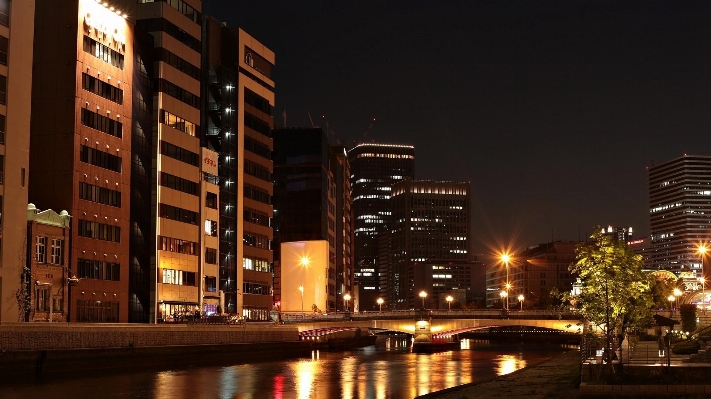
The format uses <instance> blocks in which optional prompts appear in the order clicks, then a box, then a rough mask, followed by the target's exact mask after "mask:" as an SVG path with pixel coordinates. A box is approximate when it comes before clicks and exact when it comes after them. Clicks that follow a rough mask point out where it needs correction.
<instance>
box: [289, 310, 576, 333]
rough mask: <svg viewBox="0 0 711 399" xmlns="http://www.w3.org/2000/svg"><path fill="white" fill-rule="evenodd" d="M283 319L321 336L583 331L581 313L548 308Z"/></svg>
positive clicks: (300, 315)
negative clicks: (346, 332)
mask: <svg viewBox="0 0 711 399" xmlns="http://www.w3.org/2000/svg"><path fill="white" fill-rule="evenodd" d="M281 317H282V321H283V322H284V323H286V324H293V325H296V326H297V327H298V329H299V334H300V336H301V337H304V338H310V337H320V336H323V335H327V334H330V332H340V331H344V330H354V329H358V328H360V329H361V330H363V329H368V330H370V332H372V333H386V332H392V333H404V334H411V335H421V334H424V335H428V336H431V337H433V338H438V337H449V336H452V335H457V334H462V333H465V332H471V331H477V330H482V329H490V328H502V327H503V328H506V327H514V326H523V327H532V328H535V329H537V330H555V331H558V332H561V333H572V334H582V332H583V325H582V322H581V317H580V315H579V314H577V313H574V312H558V311H545V310H523V311H516V310H511V311H502V310H500V309H496V310H491V309H476V310H440V309H436V310H427V309H422V310H404V311H384V312H365V313H350V312H335V313H328V314H321V313H282V315H281Z"/></svg>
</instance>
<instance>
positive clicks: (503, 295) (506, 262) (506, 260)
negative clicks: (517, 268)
mask: <svg viewBox="0 0 711 399" xmlns="http://www.w3.org/2000/svg"><path fill="white" fill-rule="evenodd" d="M501 261H502V262H503V263H504V265H506V285H505V287H506V291H503V292H501V294H500V295H501V300H502V302H503V300H504V299H505V300H506V310H509V290H511V282H510V281H509V262H510V261H511V255H509V254H507V253H504V254H502V255H501ZM502 306H503V305H502Z"/></svg>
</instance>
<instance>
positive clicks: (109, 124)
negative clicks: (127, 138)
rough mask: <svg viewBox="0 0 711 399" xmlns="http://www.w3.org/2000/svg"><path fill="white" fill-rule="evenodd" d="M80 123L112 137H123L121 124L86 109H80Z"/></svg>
mask: <svg viewBox="0 0 711 399" xmlns="http://www.w3.org/2000/svg"><path fill="white" fill-rule="evenodd" d="M81 123H82V125H84V126H87V127H90V128H92V129H96V130H98V131H100V132H104V133H106V134H110V135H112V136H114V137H118V138H121V137H122V136H123V124H122V123H121V122H119V121H115V120H113V119H111V118H109V117H107V116H104V115H99V114H97V113H96V112H94V111H89V110H88V109H86V108H82V109H81Z"/></svg>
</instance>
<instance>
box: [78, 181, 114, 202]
mask: <svg viewBox="0 0 711 399" xmlns="http://www.w3.org/2000/svg"><path fill="white" fill-rule="evenodd" d="M79 198H81V199H83V200H87V201H91V202H96V203H99V204H104V205H109V206H115V207H117V208H120V207H121V192H120V191H116V190H111V189H110V188H105V187H99V186H95V185H93V184H89V183H84V182H79Z"/></svg>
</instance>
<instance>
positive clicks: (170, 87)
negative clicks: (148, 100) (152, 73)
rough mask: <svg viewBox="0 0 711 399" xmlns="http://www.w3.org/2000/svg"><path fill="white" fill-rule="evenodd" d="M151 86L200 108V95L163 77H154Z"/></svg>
mask: <svg viewBox="0 0 711 399" xmlns="http://www.w3.org/2000/svg"><path fill="white" fill-rule="evenodd" d="M153 87H155V88H156V90H157V91H159V92H162V93H165V94H167V95H169V96H171V97H173V98H175V99H177V100H180V101H182V102H184V103H185V104H188V105H189V106H191V107H193V108H200V97H199V96H196V95H195V94H193V93H191V92H189V91H187V90H185V89H183V88H182V87H180V86H177V85H175V84H173V83H172V82H169V81H167V80H165V79H160V78H158V79H156V80H155V84H154V85H153Z"/></svg>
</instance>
